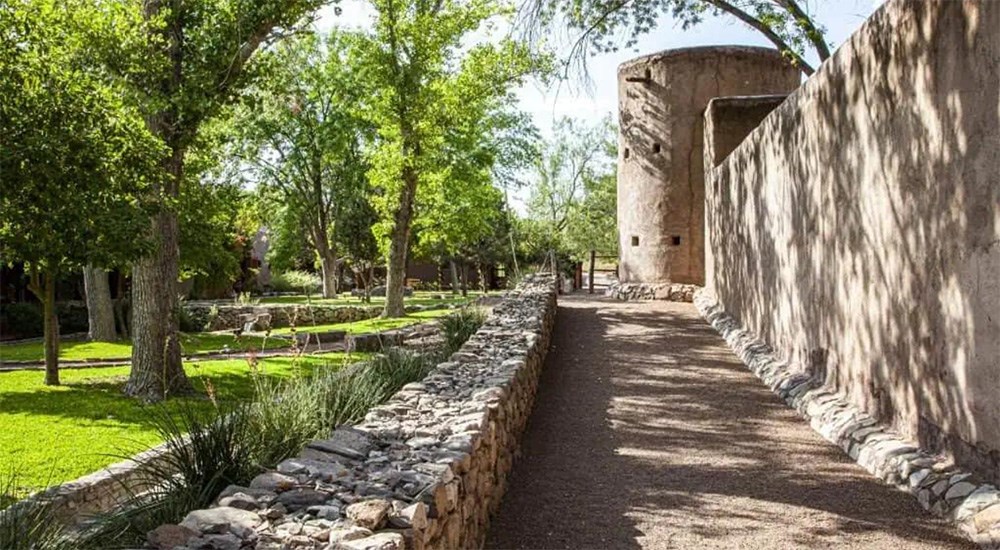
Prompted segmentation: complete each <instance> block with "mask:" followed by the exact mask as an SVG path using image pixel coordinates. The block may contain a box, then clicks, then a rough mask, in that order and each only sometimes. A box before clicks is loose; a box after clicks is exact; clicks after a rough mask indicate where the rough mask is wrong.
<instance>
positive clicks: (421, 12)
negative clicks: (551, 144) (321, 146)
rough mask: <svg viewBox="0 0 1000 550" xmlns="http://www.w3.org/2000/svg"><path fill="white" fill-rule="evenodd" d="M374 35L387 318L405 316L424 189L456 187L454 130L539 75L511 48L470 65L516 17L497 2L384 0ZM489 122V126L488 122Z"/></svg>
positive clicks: (533, 63) (495, 47)
mask: <svg viewBox="0 0 1000 550" xmlns="http://www.w3.org/2000/svg"><path fill="white" fill-rule="evenodd" d="M373 4H374V6H375V8H376V11H377V13H378V17H377V19H376V21H375V26H374V31H373V33H372V35H371V36H370V37H369V39H368V40H366V41H364V42H363V43H362V45H361V47H360V48H359V52H358V54H359V56H360V59H361V66H362V67H363V70H364V72H363V77H362V81H363V82H365V83H367V84H368V85H370V86H371V93H370V96H371V97H370V106H369V108H368V109H367V111H366V112H367V115H368V117H369V119H370V120H371V121H372V123H373V125H374V126H375V127H376V128H377V133H378V141H377V146H376V148H375V151H374V154H373V155H372V161H371V164H372V166H373V169H372V172H371V173H370V178H371V179H372V181H373V183H374V184H375V185H376V186H378V187H380V188H381V189H382V194H381V195H380V196H379V197H378V199H377V200H376V201H375V204H376V208H377V210H378V211H379V214H380V216H381V217H382V223H381V224H379V226H377V227H376V231H377V234H378V235H379V236H380V237H382V242H383V243H384V245H385V249H386V257H387V269H386V271H387V276H386V303H385V310H384V312H383V316H386V317H398V316H401V315H403V313H404V310H403V284H404V278H405V275H406V261H407V255H408V253H409V245H410V238H411V229H412V223H413V220H414V214H415V211H414V207H415V204H416V199H417V194H418V191H419V189H420V188H421V187H422V186H425V185H439V184H441V183H442V182H445V181H447V178H446V177H445V171H446V170H447V169H448V163H447V162H446V159H444V158H442V155H441V152H442V150H443V148H442V144H444V143H445V142H446V140H445V135H444V133H445V131H446V130H447V129H449V128H454V127H457V126H461V125H462V124H463V121H464V120H468V117H470V116H473V117H477V116H478V115H477V113H476V111H477V110H478V109H482V108H483V106H485V105H487V104H488V103H489V101H490V99H491V98H492V99H493V100H499V99H500V98H503V97H505V95H506V94H507V92H508V90H509V89H510V88H512V87H515V86H516V85H517V84H519V83H520V82H521V81H522V80H523V78H524V77H526V76H527V75H528V74H530V73H532V72H534V71H536V70H537V69H538V63H537V60H535V59H534V58H532V56H531V55H529V52H528V51H527V50H526V48H524V47H523V46H521V45H519V44H516V43H514V42H513V41H511V40H501V41H500V42H499V43H498V44H480V45H476V46H472V47H470V48H468V49H467V50H466V51H465V52H464V55H462V56H460V55H459V51H460V46H461V45H462V44H461V42H462V40H463V38H465V37H466V36H467V35H468V34H469V33H471V32H472V31H474V30H476V29H478V28H480V27H481V26H483V25H484V24H487V22H488V21H489V20H490V19H492V18H494V17H497V16H501V15H506V14H509V11H510V10H509V9H508V8H507V7H506V6H503V5H501V4H498V3H495V2H493V1H492V0H440V1H436V2H426V1H423V0H374V2H373ZM478 119H479V120H481V117H478Z"/></svg>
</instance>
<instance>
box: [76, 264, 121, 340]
mask: <svg viewBox="0 0 1000 550" xmlns="http://www.w3.org/2000/svg"><path fill="white" fill-rule="evenodd" d="M83 288H84V294H86V298H87V326H88V333H87V337H88V338H89V339H90V340H91V341H93V342H113V341H114V340H115V338H116V333H115V309H114V305H113V304H112V302H111V287H110V285H108V272H107V271H105V270H104V269H102V268H100V267H94V266H92V265H88V266H86V267H84V268H83Z"/></svg>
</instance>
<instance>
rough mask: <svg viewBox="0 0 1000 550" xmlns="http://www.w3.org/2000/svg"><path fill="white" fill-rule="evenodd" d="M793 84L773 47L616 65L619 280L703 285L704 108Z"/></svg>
mask: <svg viewBox="0 0 1000 550" xmlns="http://www.w3.org/2000/svg"><path fill="white" fill-rule="evenodd" d="M799 80H800V76H799V72H798V71H797V70H796V69H795V68H793V67H791V66H790V65H789V64H788V63H787V62H786V61H785V60H784V59H783V58H782V57H781V54H780V53H779V52H778V51H777V50H773V49H768V48H754V47H743V46H739V47H737V46H719V47H702V48H686V49H679V50H668V51H664V52H660V53H657V54H653V55H649V56H645V57H641V58H638V59H635V60H632V61H629V62H627V63H624V64H622V65H621V66H620V67H619V69H618V96H619V108H620V114H619V122H620V132H621V133H620V136H619V148H618V150H619V153H618V155H619V157H618V230H619V244H620V246H619V250H620V256H621V257H620V260H621V261H620V270H619V278H620V281H621V282H622V283H626V284H629V283H643V284H661V285H662V284H663V283H686V284H698V285H700V284H703V282H704V247H705V245H704V223H703V220H704V200H705V199H704V170H703V164H702V144H703V141H704V140H703V137H702V121H703V115H704V111H705V107H706V106H707V105H708V102H709V100H711V99H712V98H714V97H718V96H732V95H743V94H771V93H787V92H789V91H791V90H794V89H795V88H796V87H797V86H798V85H799ZM654 294H655V293H654Z"/></svg>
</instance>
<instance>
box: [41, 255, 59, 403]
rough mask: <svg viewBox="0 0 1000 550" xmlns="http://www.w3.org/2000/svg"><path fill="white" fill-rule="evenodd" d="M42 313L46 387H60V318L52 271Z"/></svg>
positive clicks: (46, 282) (48, 275)
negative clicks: (43, 317) (43, 318)
mask: <svg viewBox="0 0 1000 550" xmlns="http://www.w3.org/2000/svg"><path fill="white" fill-rule="evenodd" d="M43 293H44V298H42V312H43V315H44V316H45V321H44V332H45V385H47V386H58V385H59V316H58V314H56V277H55V274H54V273H52V272H51V271H50V272H48V273H46V274H45V289H44V290H43Z"/></svg>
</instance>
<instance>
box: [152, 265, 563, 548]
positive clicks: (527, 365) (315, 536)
mask: <svg viewBox="0 0 1000 550" xmlns="http://www.w3.org/2000/svg"><path fill="white" fill-rule="evenodd" d="M555 313H556V289H555V281H554V279H553V278H552V277H550V276H536V277H532V278H528V279H526V280H525V282H523V283H521V284H520V285H519V286H518V287H517V289H515V290H514V291H512V292H510V293H509V294H508V295H507V296H506V297H505V299H504V300H503V301H502V302H501V303H500V304H499V305H497V306H496V307H495V308H494V310H493V314H492V315H491V316H490V317H489V319H487V321H486V323H485V324H484V325H483V327H482V328H481V329H480V330H479V331H478V332H477V333H476V334H475V335H473V336H472V338H470V339H469V341H468V342H466V343H465V345H464V346H463V347H462V349H461V350H460V351H459V352H457V353H455V354H454V355H452V357H451V358H450V360H449V361H447V362H445V363H441V364H440V365H438V366H437V367H436V368H435V369H434V370H433V371H432V372H431V374H429V375H428V376H427V377H426V378H425V379H424V380H423V381H421V382H418V383H412V384H408V385H407V386H405V387H404V388H403V389H402V390H401V391H400V392H398V393H397V394H396V395H395V396H393V397H392V398H391V399H390V400H389V401H388V402H387V403H385V404H383V405H381V406H379V407H376V408H374V409H372V410H371V411H370V412H369V413H368V415H367V416H366V418H365V421H364V422H363V423H361V424H358V425H356V426H353V427H342V428H339V429H337V430H336V431H335V432H334V433H333V434H332V435H331V437H330V438H329V439H326V440H321V441H315V442H313V443H311V444H309V445H308V446H307V447H306V448H305V449H304V450H303V451H302V452H301V453H300V454H299V456H298V457H297V458H294V459H289V460H286V461H284V462H282V463H281V464H279V465H278V467H277V470H276V471H272V472H268V473H265V474H262V475H260V476H258V477H257V478H255V479H254V480H253V481H252V482H251V483H250V485H249V487H235V486H233V487H229V488H228V489H227V490H226V491H224V492H223V494H222V496H220V498H219V499H218V502H217V505H216V506H215V507H213V508H210V509H207V510H197V511H193V512H191V513H190V514H188V516H187V517H186V518H185V519H184V520H183V521H182V522H181V523H180V524H179V525H163V526H161V527H159V528H157V529H156V530H154V531H152V532H150V534H149V544H148V547H150V548H157V549H173V550H195V549H204V548H226V549H233V550H238V549H241V548H257V549H261V550H263V549H274V550H277V549H283V548H303V549H314V550H318V549H324V550H333V549H338V550H339V549H347V550H350V549H356V550H360V549H381V550H390V549H404V548H407V549H410V548H412V549H423V548H428V549H432V548H474V547H481V546H482V544H483V541H484V538H485V534H486V528H487V526H488V523H489V518H490V515H491V514H493V513H494V512H495V511H496V509H497V507H498V505H499V502H500V498H501V496H502V495H503V493H504V490H505V488H506V484H507V474H508V473H509V472H510V469H511V466H512V461H513V457H514V453H515V451H516V449H517V446H518V438H519V436H520V434H521V432H522V431H523V429H524V426H525V423H526V421H527V418H528V415H529V414H530V412H531V408H532V404H533V400H534V395H535V390H536V388H537V384H538V377H539V374H540V370H541V367H542V364H543V362H544V358H545V354H546V351H547V349H548V343H549V338H550V336H551V332H552V327H553V325H554V323H555Z"/></svg>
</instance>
